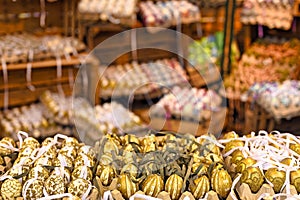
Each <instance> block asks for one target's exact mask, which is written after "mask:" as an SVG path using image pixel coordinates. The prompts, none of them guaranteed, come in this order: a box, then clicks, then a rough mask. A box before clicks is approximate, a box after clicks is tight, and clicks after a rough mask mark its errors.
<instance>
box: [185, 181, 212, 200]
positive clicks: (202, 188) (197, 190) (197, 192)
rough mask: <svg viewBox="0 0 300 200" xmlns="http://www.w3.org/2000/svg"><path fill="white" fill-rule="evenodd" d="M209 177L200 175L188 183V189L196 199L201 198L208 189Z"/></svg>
mask: <svg viewBox="0 0 300 200" xmlns="http://www.w3.org/2000/svg"><path fill="white" fill-rule="evenodd" d="M209 184H210V183H209V179H208V178H207V176H200V177H199V178H197V179H195V180H194V181H193V183H190V185H189V189H190V191H191V192H192V194H193V195H194V197H195V198H196V199H200V198H203V197H204V195H205V194H206V193H207V192H208V191H209V189H210V185H209Z"/></svg>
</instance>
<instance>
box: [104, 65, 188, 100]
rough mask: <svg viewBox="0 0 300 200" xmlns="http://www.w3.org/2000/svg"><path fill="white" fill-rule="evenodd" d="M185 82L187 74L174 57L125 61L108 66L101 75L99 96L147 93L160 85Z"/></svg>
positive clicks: (166, 85)
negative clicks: (144, 61)
mask: <svg viewBox="0 0 300 200" xmlns="http://www.w3.org/2000/svg"><path fill="white" fill-rule="evenodd" d="M181 84H187V75H186V72H185V71H184V69H183V67H182V66H181V65H180V63H179V62H178V61H177V60H175V59H163V60H156V61H153V62H148V63H137V62H132V63H127V64H124V65H117V66H110V67H108V68H107V69H106V70H105V72H104V73H103V75H102V77H101V97H102V98H105V97H118V96H130V95H133V94H134V93H136V94H147V93H150V92H152V91H155V90H158V89H160V88H161V87H167V88H170V87H173V86H176V85H181Z"/></svg>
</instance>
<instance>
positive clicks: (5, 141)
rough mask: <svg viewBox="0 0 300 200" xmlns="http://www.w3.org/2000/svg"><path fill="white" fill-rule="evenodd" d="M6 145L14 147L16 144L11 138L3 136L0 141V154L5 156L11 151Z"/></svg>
mask: <svg viewBox="0 0 300 200" xmlns="http://www.w3.org/2000/svg"><path fill="white" fill-rule="evenodd" d="M7 147H16V144H15V141H14V140H13V139H12V138H9V137H4V138H2V140H1V141H0V155H2V156H6V155H9V154H11V153H12V152H13V151H12V150H11V149H10V148H7Z"/></svg>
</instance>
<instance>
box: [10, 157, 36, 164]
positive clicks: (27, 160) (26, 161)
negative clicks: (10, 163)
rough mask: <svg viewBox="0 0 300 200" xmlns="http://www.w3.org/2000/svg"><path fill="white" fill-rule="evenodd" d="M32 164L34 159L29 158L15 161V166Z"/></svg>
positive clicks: (19, 158)
mask: <svg viewBox="0 0 300 200" xmlns="http://www.w3.org/2000/svg"><path fill="white" fill-rule="evenodd" d="M32 162H33V161H32V159H31V158H29V157H18V158H17V159H16V160H15V162H14V165H22V166H24V165H25V166H31V165H32Z"/></svg>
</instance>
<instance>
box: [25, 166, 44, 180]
mask: <svg viewBox="0 0 300 200" xmlns="http://www.w3.org/2000/svg"><path fill="white" fill-rule="evenodd" d="M48 177H49V172H48V170H46V169H45V168H44V167H42V166H40V165H38V166H36V167H34V168H32V169H31V170H30V171H29V173H28V175H27V179H33V178H36V179H40V180H41V181H43V182H44V181H45V180H46V179H47V178H48Z"/></svg>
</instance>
